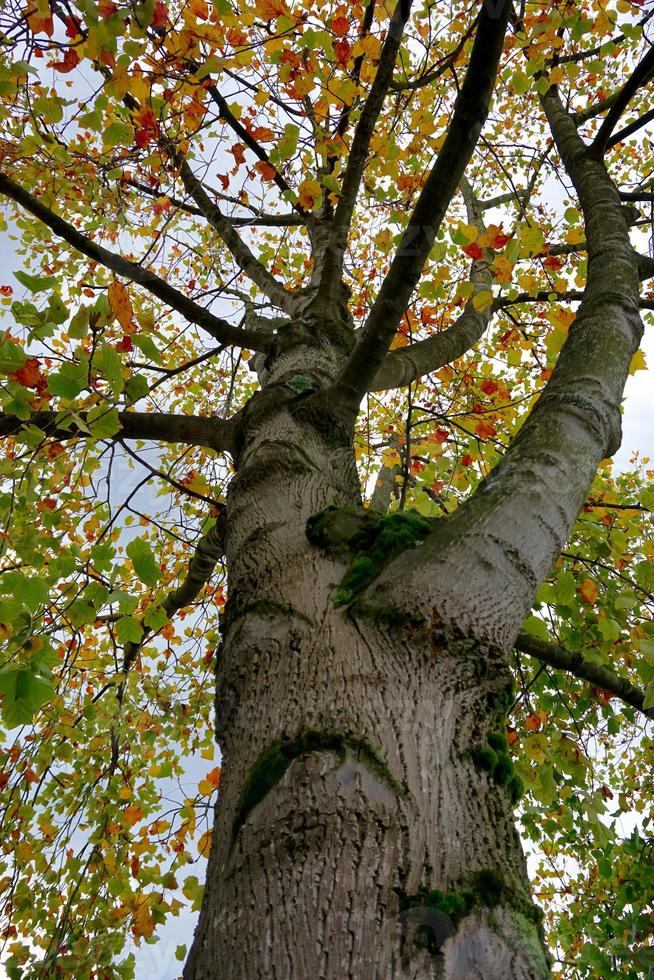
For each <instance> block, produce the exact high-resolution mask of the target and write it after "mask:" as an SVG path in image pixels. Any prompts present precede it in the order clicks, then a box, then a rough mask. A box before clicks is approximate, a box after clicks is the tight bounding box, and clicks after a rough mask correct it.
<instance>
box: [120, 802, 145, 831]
mask: <svg viewBox="0 0 654 980" xmlns="http://www.w3.org/2000/svg"><path fill="white" fill-rule="evenodd" d="M123 815H124V817H125V820H126V821H127V823H128V824H129V825H130V827H133V826H134V824H135V823H138V822H139V820H141V819H142V817H143V811H142V810H141V807H140V806H127V807H125V809H124V810H123Z"/></svg>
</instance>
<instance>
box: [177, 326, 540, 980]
mask: <svg viewBox="0 0 654 980" xmlns="http://www.w3.org/2000/svg"><path fill="white" fill-rule="evenodd" d="M331 351H332V360H331V362H330V360H329V358H328V357H327V355H326V353H325V348H324V346H323V347H322V348H321V349H319V348H317V347H312V346H300V347H298V346H296V347H294V348H293V349H292V353H288V354H286V355H282V356H280V357H278V358H277V360H276V362H275V363H274V365H273V367H272V369H271V373H270V376H269V379H268V384H267V387H266V388H265V389H264V390H263V391H262V392H260V393H259V394H258V395H256V396H255V397H254V398H253V399H252V401H251V402H250V404H249V406H248V407H247V409H246V411H245V412H244V415H243V419H242V425H241V434H240V436H241V443H240V446H239V451H238V455H237V461H236V462H237V475H236V477H235V479H234V481H233V484H232V486H231V488H230V493H229V499H228V511H227V515H228V516H227V540H226V558H227V563H228V569H229V582H230V586H229V601H228V608H227V611H226V616H225V624H224V632H223V643H222V646H221V649H220V651H219V654H218V665H217V726H216V727H217V738H218V741H219V744H220V747H221V751H222V753H223V781H222V784H221V791H220V799H219V802H218V805H217V810H216V823H215V831H214V840H213V847H212V851H211V856H210V861H209V868H208V876H207V885H206V890H205V896H204V902H203V907H202V912H201V916H200V922H199V925H198V929H197V932H196V936H195V942H194V945H193V949H192V951H191V954H190V956H189V959H188V962H187V964H186V967H185V972H184V976H185V978H186V980H200V978H212V980H213V978H216V980H217V978H220V980H254V978H271V980H272V978H297V980H304V978H312V980H313V978H321V980H343V978H345V977H352V978H356V980H368V978H371V980H372V978H380V980H381V978H383V980H391V978H402V980H408V978H412V980H414V978H415V980H417V978H423V977H442V978H452V980H453V978H459V980H472V978H475V977H479V978H482V977H483V978H484V980H492V978H497V980H507V978H509V977H511V978H527V977H529V978H541V977H545V976H547V975H548V972H549V971H548V966H547V963H546V958H545V954H544V951H543V944H542V941H541V939H540V937H539V916H538V910H537V909H536V908H535V907H534V905H533V904H532V901H531V898H530V895H529V885H528V881H527V876H526V869H525V862H524V857H523V854H522V850H521V846H520V842H519V839H518V836H517V833H516V830H515V828H514V824H513V819H512V805H513V802H514V801H515V799H516V797H517V795H518V790H519V785H518V780H517V777H515V776H513V774H512V767H511V763H510V760H509V758H508V753H507V749H506V741H505V739H504V718H505V715H506V711H507V708H508V706H509V703H510V697H511V695H510V681H509V676H508V671H507V666H506V662H505V660H504V658H503V656H501V655H499V654H497V652H495V651H493V650H490V649H483V648H482V647H481V646H480V645H479V644H477V643H470V642H466V641H465V640H464V639H458V640H456V639H452V640H451V641H450V642H448V643H447V644H446V645H443V644H442V643H441V644H440V645H438V646H436V645H435V644H434V642H433V637H432V635H431V630H430V625H429V623H425V622H421V621H419V620H415V621H412V620H411V619H410V618H400V619H398V620H395V619H394V617H393V615H392V613H391V612H390V611H389V614H388V615H384V613H383V611H382V612H381V613H380V612H379V610H378V611H377V612H376V613H375V615H374V616H372V615H364V614H362V613H361V612H360V611H359V612H355V611H354V609H351V608H350V607H348V606H347V605H340V606H339V605H336V604H335V603H334V601H333V598H332V597H333V592H334V586H335V585H337V584H338V583H339V582H340V581H341V579H342V578H343V575H344V573H345V571H346V570H347V568H348V564H349V561H350V557H351V556H349V555H347V554H346V553H344V552H343V551H341V553H337V554H333V553H328V552H326V551H325V550H323V549H322V548H320V547H317V546H316V545H315V544H311V543H310V541H309V540H308V538H307V534H306V525H307V520H308V519H309V518H310V517H312V515H315V514H316V513H319V512H321V511H323V510H324V509H325V508H327V507H330V506H332V505H335V506H337V507H342V506H350V507H351V506H352V505H354V506H355V507H356V506H357V505H360V495H359V485H358V478H357V473H356V467H355V462H354V453H353V448H352V434H351V432H348V431H347V430H345V429H344V428H343V426H342V425H340V424H339V420H338V419H337V418H335V417H330V415H329V412H328V411H325V412H313V413H311V412H309V411H307V410H305V407H306V406H307V405H308V404H309V402H310V399H307V397H306V391H307V390H308V391H309V392H310V391H311V389H312V388H313V387H315V381H316V380H318V379H319V380H321V381H322V380H323V379H328V378H329V377H330V376H332V375H333V374H334V372H335V370H336V369H337V367H338V364H339V362H340V358H339V355H338V348H335V347H334V348H331ZM300 371H301V372H302V373H299V372H300Z"/></svg>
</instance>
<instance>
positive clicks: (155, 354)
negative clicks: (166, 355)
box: [132, 333, 161, 364]
mask: <svg viewBox="0 0 654 980" xmlns="http://www.w3.org/2000/svg"><path fill="white" fill-rule="evenodd" d="M132 343H133V344H134V346H135V347H138V349H139V350H140V351H142V352H143V353H144V354H145V356H146V357H149V358H150V359H151V360H152V361H154V362H155V363H156V364H159V363H161V352H160V351H159V350H158V349H157V347H156V345H155V343H154V341H153V340H152V337H148V335H147V334H144V333H135V334H133V335H132Z"/></svg>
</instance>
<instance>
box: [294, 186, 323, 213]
mask: <svg viewBox="0 0 654 980" xmlns="http://www.w3.org/2000/svg"><path fill="white" fill-rule="evenodd" d="M298 191H299V193H298V204H299V205H300V207H303V208H304V209H305V210H306V211H312V210H313V208H314V206H315V205H316V204H320V200H321V198H322V191H321V189H320V184H319V183H318V181H317V180H303V181H302V183H301V184H300V186H299V188H298Z"/></svg>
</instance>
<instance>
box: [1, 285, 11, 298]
mask: <svg viewBox="0 0 654 980" xmlns="http://www.w3.org/2000/svg"><path fill="white" fill-rule="evenodd" d="M13 294H14V289H13V286H0V296H13Z"/></svg>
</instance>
